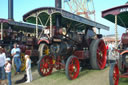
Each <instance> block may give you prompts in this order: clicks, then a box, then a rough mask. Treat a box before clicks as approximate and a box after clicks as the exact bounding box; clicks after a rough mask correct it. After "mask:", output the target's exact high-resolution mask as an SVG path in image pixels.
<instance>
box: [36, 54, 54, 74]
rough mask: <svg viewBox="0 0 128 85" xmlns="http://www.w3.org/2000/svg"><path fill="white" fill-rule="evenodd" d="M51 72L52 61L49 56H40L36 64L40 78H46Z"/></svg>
mask: <svg viewBox="0 0 128 85" xmlns="http://www.w3.org/2000/svg"><path fill="white" fill-rule="evenodd" d="M52 70H53V59H52V57H50V56H49V55H46V56H42V57H41V58H40V60H39V63H38V72H39V74H40V75H41V76H48V75H50V74H51V73H52Z"/></svg>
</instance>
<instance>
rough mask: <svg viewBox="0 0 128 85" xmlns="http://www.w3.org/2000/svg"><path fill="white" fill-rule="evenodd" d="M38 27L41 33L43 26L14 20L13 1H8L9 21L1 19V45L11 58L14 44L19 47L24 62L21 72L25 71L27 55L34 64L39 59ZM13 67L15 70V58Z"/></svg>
mask: <svg viewBox="0 0 128 85" xmlns="http://www.w3.org/2000/svg"><path fill="white" fill-rule="evenodd" d="M36 27H38V30H39V31H41V30H42V29H43V27H42V26H37V25H34V24H30V23H25V22H17V21H15V20H14V18H13V0H8V19H2V18H0V45H1V46H2V47H3V48H4V51H5V52H6V56H7V57H11V58H12V56H11V49H12V48H13V44H14V43H17V44H18V45H19V48H20V49H21V61H22V66H21V71H24V70H25V59H24V55H25V54H28V55H29V56H30V58H31V59H32V63H34V64H35V63H37V61H38V59H39V57H38V56H39V52H38V44H37V41H38V39H37V37H36V36H37V32H36V30H37V29H36ZM12 66H13V67H14V69H15V64H14V61H13V58H12Z"/></svg>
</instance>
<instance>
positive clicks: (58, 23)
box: [55, 0, 62, 29]
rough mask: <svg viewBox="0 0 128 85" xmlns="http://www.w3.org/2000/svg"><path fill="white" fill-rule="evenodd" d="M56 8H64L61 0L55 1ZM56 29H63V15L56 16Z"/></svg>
mask: <svg viewBox="0 0 128 85" xmlns="http://www.w3.org/2000/svg"><path fill="white" fill-rule="evenodd" d="M55 8H60V9H61V8H62V7H61V0H55ZM55 17H56V20H55V21H56V28H57V29H59V28H60V27H61V15H56V16H55Z"/></svg>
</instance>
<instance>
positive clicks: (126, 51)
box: [120, 50, 128, 55]
mask: <svg viewBox="0 0 128 85" xmlns="http://www.w3.org/2000/svg"><path fill="white" fill-rule="evenodd" d="M125 53H128V50H125V51H123V52H121V53H120V55H123V54H125Z"/></svg>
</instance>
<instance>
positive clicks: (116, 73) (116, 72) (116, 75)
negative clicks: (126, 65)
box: [113, 64, 119, 85]
mask: <svg viewBox="0 0 128 85" xmlns="http://www.w3.org/2000/svg"><path fill="white" fill-rule="evenodd" d="M113 81H114V85H118V83H119V69H118V65H117V64H115V66H114V70H113Z"/></svg>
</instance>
